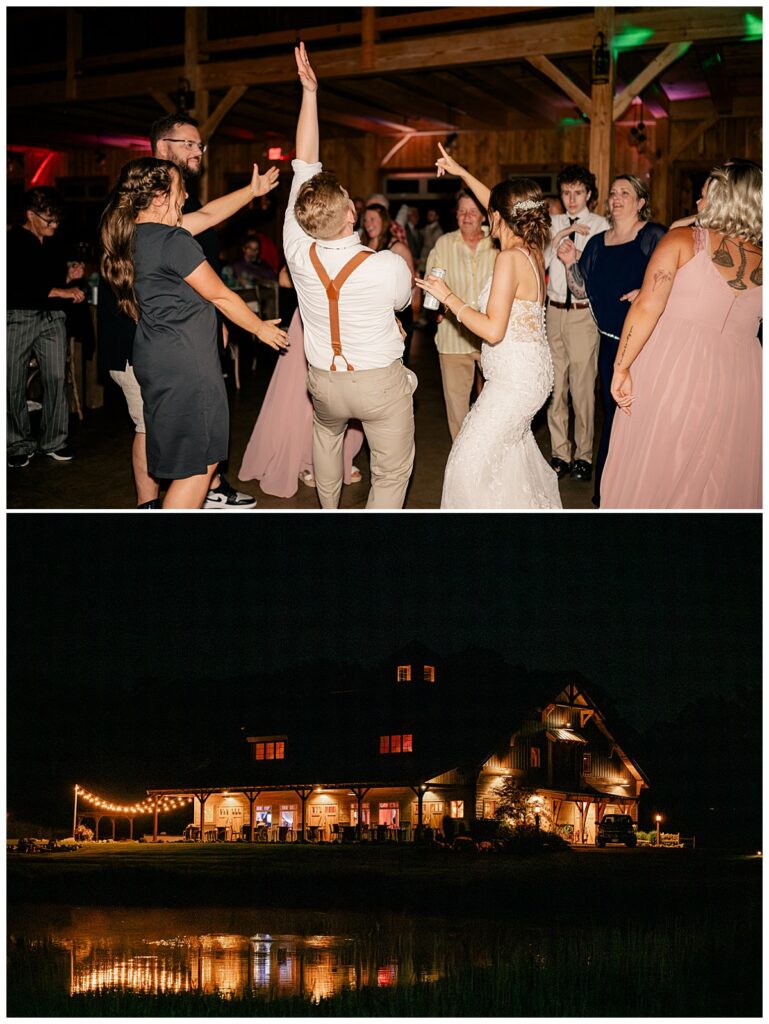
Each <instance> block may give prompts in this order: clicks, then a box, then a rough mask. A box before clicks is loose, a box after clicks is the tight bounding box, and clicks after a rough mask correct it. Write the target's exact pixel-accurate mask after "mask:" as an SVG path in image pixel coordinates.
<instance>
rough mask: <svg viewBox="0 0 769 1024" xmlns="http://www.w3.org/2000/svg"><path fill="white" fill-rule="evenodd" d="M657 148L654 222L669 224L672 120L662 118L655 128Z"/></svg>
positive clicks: (653, 179)
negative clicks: (669, 155) (669, 156)
mask: <svg viewBox="0 0 769 1024" xmlns="http://www.w3.org/2000/svg"><path fill="white" fill-rule="evenodd" d="M654 135H655V140H654V141H655V147H656V152H657V153H659V156H658V157H657V160H656V163H655V165H654V170H653V171H652V199H653V200H654V202H653V204H652V205H653V207H654V220H656V221H660V222H661V223H662V224H669V223H670V222H671V220H673V212H672V210H671V202H670V160H669V158H668V154H669V151H670V118H669V117H661V118H659V119H658V120H657V122H656V124H655V127H654Z"/></svg>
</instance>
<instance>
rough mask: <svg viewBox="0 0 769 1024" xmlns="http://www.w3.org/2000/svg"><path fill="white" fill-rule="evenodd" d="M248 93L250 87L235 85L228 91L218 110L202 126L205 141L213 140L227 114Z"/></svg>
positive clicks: (201, 131) (202, 135) (218, 105)
mask: <svg viewBox="0 0 769 1024" xmlns="http://www.w3.org/2000/svg"><path fill="white" fill-rule="evenodd" d="M247 91H248V86H246V85H233V87H232V88H231V89H228V90H227V95H226V96H225V97H224V99H222V100H221V101H220V102H219V103H218V104H217V107H216V110H214V111H213V113H212V114H209V116H208V118H207V119H206V121H205V123H204V124H201V126H200V136H201V138H202V139H203V140H204V141H207V140H208V139H210V138H211V136H212V135H213V133H214V132H215V131H216V129H217V128H218V127H219V125H220V124H221V123H222V121H223V120H224V118H225V117H226V116H227V114H229V112H230V111H231V110H232V108H233V107H234V106H235V104H236V103H237V102H238V100H239V99H241V98H242V97H243V95H244V94H245V93H246V92H247Z"/></svg>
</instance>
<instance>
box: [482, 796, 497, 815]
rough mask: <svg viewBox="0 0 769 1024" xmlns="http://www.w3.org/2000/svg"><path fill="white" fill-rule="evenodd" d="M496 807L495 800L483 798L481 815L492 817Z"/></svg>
mask: <svg viewBox="0 0 769 1024" xmlns="http://www.w3.org/2000/svg"><path fill="white" fill-rule="evenodd" d="M496 809H497V801H496V800H484V801H483V816H484V818H493V817H494V812H495V811H496Z"/></svg>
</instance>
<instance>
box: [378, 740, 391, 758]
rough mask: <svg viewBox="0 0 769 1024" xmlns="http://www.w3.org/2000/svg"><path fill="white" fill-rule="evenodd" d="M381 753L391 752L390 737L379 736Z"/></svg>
mask: <svg viewBox="0 0 769 1024" xmlns="http://www.w3.org/2000/svg"><path fill="white" fill-rule="evenodd" d="M379 753H380V754H389V753H390V737H389V736H380V737H379Z"/></svg>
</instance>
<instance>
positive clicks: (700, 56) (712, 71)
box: [697, 46, 732, 114]
mask: <svg viewBox="0 0 769 1024" xmlns="http://www.w3.org/2000/svg"><path fill="white" fill-rule="evenodd" d="M697 60H698V62H699V66H700V68H701V70H702V74H703V76H704V78H705V81H706V83H707V86H708V90H709V92H710V97H711V99H712V100H713V106H714V107H715V108H716V110H717V111H718V113H719V114H730V113H731V112H732V91H731V88H730V83H729V76H728V75H727V73H726V68H725V67H724V58H723V54H722V53H721V50H720V47H718V46H708V47H705V46H698V47H697Z"/></svg>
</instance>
